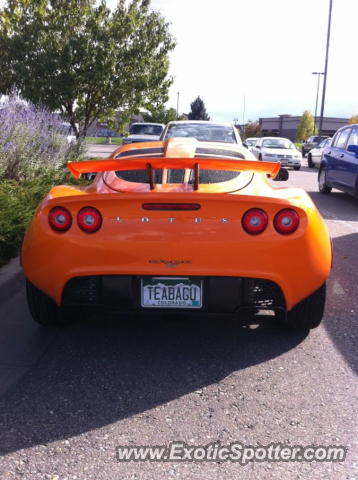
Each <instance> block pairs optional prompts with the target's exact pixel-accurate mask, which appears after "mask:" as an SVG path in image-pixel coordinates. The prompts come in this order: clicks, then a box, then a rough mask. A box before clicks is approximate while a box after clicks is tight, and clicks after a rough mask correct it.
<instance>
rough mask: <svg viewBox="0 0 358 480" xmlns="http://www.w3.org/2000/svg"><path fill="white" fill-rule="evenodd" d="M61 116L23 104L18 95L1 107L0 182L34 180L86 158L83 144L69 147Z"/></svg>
mask: <svg viewBox="0 0 358 480" xmlns="http://www.w3.org/2000/svg"><path fill="white" fill-rule="evenodd" d="M68 134H69V132H68V127H67V126H66V125H65V124H64V122H63V119H61V117H60V116H59V115H55V114H53V113H51V112H49V111H48V110H47V109H46V108H44V107H39V106H36V105H33V104H32V103H30V102H26V101H24V100H22V99H21V98H20V97H19V96H18V95H17V94H16V92H12V93H11V94H10V96H9V97H7V99H6V100H5V101H3V102H2V103H0V180H17V181H24V180H31V179H32V178H36V177H37V176H38V174H39V173H43V172H44V171H45V170H46V169H48V168H51V169H58V168H61V167H63V166H64V165H65V164H66V163H67V161H69V160H78V159H79V158H80V157H81V156H82V155H83V149H84V147H83V144H81V143H78V142H76V143H73V144H72V143H68V141H67V135H68Z"/></svg>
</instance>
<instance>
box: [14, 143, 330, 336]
mask: <svg viewBox="0 0 358 480" xmlns="http://www.w3.org/2000/svg"><path fill="white" fill-rule="evenodd" d="M68 168H69V170H70V171H71V173H72V174H73V175H75V176H76V177H79V176H81V174H86V173H89V172H96V176H95V179H94V181H93V182H92V184H91V185H89V186H87V187H78V186H57V187H54V188H53V189H52V190H51V191H50V192H49V193H48V195H47V196H46V197H45V199H44V200H43V201H42V203H41V204H40V205H39V207H38V209H37V211H36V213H35V215H34V217H33V220H32V222H31V224H30V225H29V227H28V230H27V232H26V235H25V238H24V242H23V247H22V265H23V269H24V272H25V275H26V278H27V298H28V304H29V307H30V311H31V313H32V316H33V318H34V319H35V320H36V321H37V322H39V323H41V324H44V325H58V324H64V323H66V322H68V321H70V320H71V319H73V318H76V316H79V311H80V309H83V308H85V307H89V308H91V309H93V308H94V307H97V308H99V309H100V310H102V309H111V310H116V311H119V312H121V313H122V314H123V315H125V314H128V313H138V312H142V313H143V312H152V313H153V312H165V313H167V314H170V313H174V312H176V313H178V312H180V313H189V312H190V313H195V314H196V315H198V314H202V315H208V314H210V313H220V314H230V315H240V314H243V313H251V312H252V313H255V314H257V313H260V312H262V311H267V310H270V311H271V313H272V312H274V313H275V316H276V317H277V318H278V319H279V320H281V321H282V322H283V323H285V324H287V325H289V326H292V327H295V328H301V329H309V328H313V327H316V326H317V325H319V323H320V321H321V319H322V316H323V310H324V304H325V295H326V288H325V282H326V279H327V277H328V275H329V273H330V269H331V259H332V253H331V243H330V238H329V234H328V230H327V227H326V224H325V222H324V221H323V219H322V218H321V216H320V214H319V212H318V211H317V209H316V207H315V205H314V204H313V202H312V201H311V199H310V197H309V196H308V195H307V194H306V193H305V192H304V191H303V190H301V189H298V188H284V187H281V186H277V185H278V184H274V183H273V182H271V181H270V178H269V177H271V179H275V178H276V179H282V176H283V174H284V173H286V174H287V171H286V172H283V171H282V169H280V164H279V163H273V162H272V163H269V162H258V161H256V160H255V159H254V157H253V156H252V154H251V153H250V152H249V151H248V150H247V149H246V148H244V147H242V146H241V145H238V144H226V143H211V142H200V141H197V140H196V139H193V138H170V139H168V140H165V141H164V142H150V143H141V144H130V145H127V146H122V147H119V148H118V149H117V150H116V151H115V152H114V153H113V154H112V155H111V156H110V157H109V158H108V159H105V160H91V161H84V162H78V163H69V164H68ZM242 318H245V321H247V318H248V315H242ZM252 318H254V317H252ZM255 319H256V320H255V322H256V323H257V317H256V316H255Z"/></svg>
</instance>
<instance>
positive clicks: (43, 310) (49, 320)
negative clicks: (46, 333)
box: [26, 280, 73, 327]
mask: <svg viewBox="0 0 358 480" xmlns="http://www.w3.org/2000/svg"><path fill="white" fill-rule="evenodd" d="M26 296H27V304H28V306H29V310H30V313H31V316H32V318H33V319H34V320H35V322H37V323H39V324H41V325H45V326H47V327H56V326H64V325H67V324H69V323H71V322H72V321H73V317H72V316H71V315H70V313H69V312H64V311H62V309H61V308H60V307H59V306H58V305H57V304H56V302H55V301H54V300H52V298H50V297H48V296H47V295H46V294H45V293H43V292H41V290H39V289H38V288H37V287H35V285H33V284H32V283H31V282H30V281H29V280H26Z"/></svg>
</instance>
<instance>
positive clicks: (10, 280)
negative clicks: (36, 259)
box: [0, 257, 25, 304]
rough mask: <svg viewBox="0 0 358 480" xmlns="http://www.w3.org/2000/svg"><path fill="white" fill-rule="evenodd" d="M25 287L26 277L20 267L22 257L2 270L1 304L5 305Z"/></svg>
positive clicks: (0, 279) (15, 259)
mask: <svg viewBox="0 0 358 480" xmlns="http://www.w3.org/2000/svg"><path fill="white" fill-rule="evenodd" d="M24 286H25V276H24V274H23V271H22V268H21V266H20V257H16V258H13V259H12V260H10V262H9V263H8V264H7V265H5V266H4V267H2V268H0V304H2V303H5V302H6V301H7V300H9V299H10V298H11V297H13V296H14V295H15V294H16V293H17V292H18V291H19V290H20V288H22V287H24Z"/></svg>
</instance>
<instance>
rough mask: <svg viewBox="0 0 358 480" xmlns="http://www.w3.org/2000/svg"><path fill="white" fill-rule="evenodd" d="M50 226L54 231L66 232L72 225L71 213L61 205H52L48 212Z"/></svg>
mask: <svg viewBox="0 0 358 480" xmlns="http://www.w3.org/2000/svg"><path fill="white" fill-rule="evenodd" d="M48 221H49V223H50V226H51V227H52V228H53V230H55V231H56V232H67V230H69V228H70V227H71V225H72V215H71V214H70V212H69V211H68V210H67V209H66V208H63V207H54V208H52V209H51V210H50V213H49V214H48Z"/></svg>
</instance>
